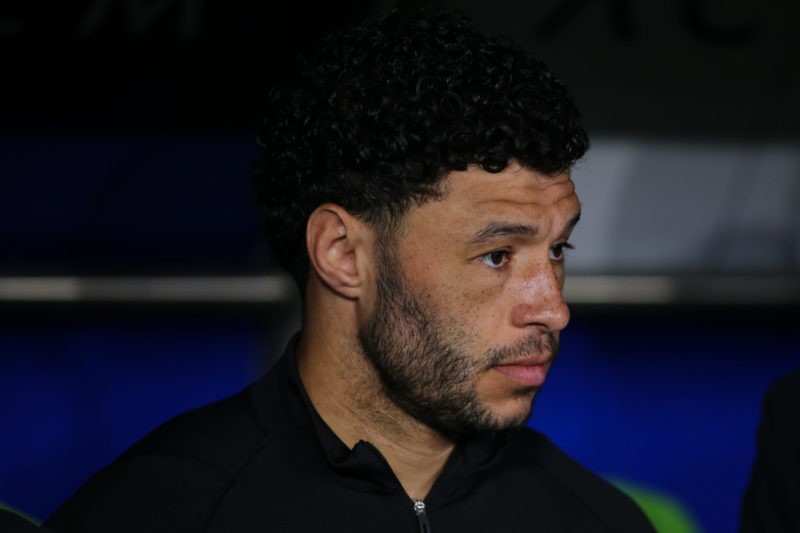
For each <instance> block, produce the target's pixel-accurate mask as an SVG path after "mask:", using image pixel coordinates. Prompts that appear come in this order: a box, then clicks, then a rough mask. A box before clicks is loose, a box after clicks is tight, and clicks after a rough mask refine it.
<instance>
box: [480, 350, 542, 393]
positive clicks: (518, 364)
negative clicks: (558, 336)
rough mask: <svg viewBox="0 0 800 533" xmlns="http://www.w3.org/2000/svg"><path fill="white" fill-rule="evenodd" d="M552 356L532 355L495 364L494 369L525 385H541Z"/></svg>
mask: <svg viewBox="0 0 800 533" xmlns="http://www.w3.org/2000/svg"><path fill="white" fill-rule="evenodd" d="M551 361H552V359H551V358H550V357H546V358H541V357H530V358H526V359H521V360H518V361H511V362H508V363H502V364H499V365H494V366H493V367H492V369H493V370H495V371H497V372H499V373H500V374H502V375H503V376H505V377H506V378H507V379H509V380H511V381H513V382H515V383H517V384H519V385H522V386H523V387H541V386H542V385H543V384H544V381H545V378H546V377H547V371H548V370H549V369H550V363H551Z"/></svg>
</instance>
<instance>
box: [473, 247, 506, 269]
mask: <svg viewBox="0 0 800 533" xmlns="http://www.w3.org/2000/svg"><path fill="white" fill-rule="evenodd" d="M510 255H511V252H508V251H506V250H495V251H493V252H489V253H485V254H483V255H482V256H480V258H479V259H480V260H481V262H482V263H483V264H484V265H486V266H488V267H489V268H494V269H498V268H503V267H504V266H506V265H507V264H508V260H509V257H510Z"/></svg>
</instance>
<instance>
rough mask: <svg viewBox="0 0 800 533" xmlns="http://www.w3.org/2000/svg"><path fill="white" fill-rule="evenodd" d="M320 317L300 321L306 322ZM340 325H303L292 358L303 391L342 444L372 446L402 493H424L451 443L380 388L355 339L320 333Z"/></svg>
mask: <svg viewBox="0 0 800 533" xmlns="http://www.w3.org/2000/svg"><path fill="white" fill-rule="evenodd" d="M334 316H336V315H334ZM340 316H341V315H340ZM320 322H321V321H319V320H316V321H310V320H307V321H306V323H307V324H309V325H310V324H320ZM336 322H338V321H336ZM342 326H343V324H336V323H327V324H324V323H323V324H322V327H321V328H320V327H317V328H314V327H311V328H307V329H305V330H304V331H303V334H302V337H301V339H300V342H299V343H298V347H297V362H298V370H299V373H300V379H301V381H302V382H303V386H304V387H305V389H306V392H307V394H308V397H309V399H310V400H311V403H312V404H313V405H314V408H315V409H316V410H317V412H318V413H319V415H320V416H321V417H322V419H323V420H324V421H325V423H326V424H327V425H328V426H329V427H330V428H331V429H332V430H333V432H334V433H335V434H336V435H337V436H338V437H339V438H340V439H341V440H342V442H344V444H345V445H347V447H349V448H351V449H352V448H353V446H355V444H356V443H357V442H358V441H360V440H364V441H367V442H369V443H370V444H372V445H373V446H375V447H376V448H377V449H378V450H379V451H380V452H381V454H382V455H383V456H384V458H385V459H386V461H387V462H388V463H389V466H390V467H391V468H392V471H393V472H394V474H395V476H396V477H397V479H398V481H399V482H400V484H401V485H402V486H403V489H404V490H405V491H406V493H407V494H408V496H409V497H410V498H412V499H415V500H416V499H424V498H425V497H426V496H427V494H428V492H429V491H430V489H431V487H432V486H433V483H434V482H435V481H436V479H437V478H438V477H439V474H440V473H441V472H442V469H443V468H444V464H445V462H446V461H447V458H448V457H449V456H450V453H451V452H452V450H453V447H454V443H453V441H451V440H450V439H448V438H446V437H444V436H443V435H441V434H440V433H438V432H436V431H434V430H433V429H431V428H430V427H428V426H426V425H424V424H422V423H421V422H419V421H418V420H416V419H414V418H412V417H411V416H409V415H408V414H407V413H405V411H402V410H401V409H400V408H398V407H397V406H396V405H395V404H394V403H392V402H391V401H390V400H389V399H388V398H387V397H386V395H385V394H383V384H382V383H381V381H380V379H379V378H378V376H377V373H376V372H375V369H374V368H373V366H372V365H371V364H370V363H369V362H368V361H367V359H366V357H365V356H364V354H363V353H362V350H361V349H360V347H359V346H358V345H357V343H356V342H353V341H351V342H346V341H344V342H343V341H342V339H343V336H341V335H338V336H336V335H333V336H331V335H326V333H328V332H337V331H338V332H341V331H346V330H343V329H337V328H340V327H342Z"/></svg>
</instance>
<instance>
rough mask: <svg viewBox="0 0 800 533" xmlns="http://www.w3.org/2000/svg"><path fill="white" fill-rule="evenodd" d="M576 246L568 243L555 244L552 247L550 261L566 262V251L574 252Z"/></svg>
mask: <svg viewBox="0 0 800 533" xmlns="http://www.w3.org/2000/svg"><path fill="white" fill-rule="evenodd" d="M572 249H574V246H572V245H571V244H569V243H568V242H560V243H558V244H554V245H553V246H551V247H550V260H551V261H563V260H564V250H572Z"/></svg>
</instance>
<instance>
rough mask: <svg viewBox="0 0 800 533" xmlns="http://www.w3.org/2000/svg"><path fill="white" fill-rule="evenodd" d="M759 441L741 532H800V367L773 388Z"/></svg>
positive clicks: (760, 425)
mask: <svg viewBox="0 0 800 533" xmlns="http://www.w3.org/2000/svg"><path fill="white" fill-rule="evenodd" d="M757 437H758V453H757V454H756V458H755V462H754V463H753V468H752V470H751V472H750V484H749V485H748V487H747V490H746V491H745V493H744V498H743V499H742V508H741V513H740V522H739V531H740V532H741V533H750V532H754V533H755V532H762V533H763V532H768V533H773V532H774V533H778V532H782V531H800V368H798V369H795V370H793V371H791V372H789V373H788V374H785V375H783V376H781V377H780V378H778V379H777V380H776V381H775V382H774V383H772V385H770V387H769V389H768V390H767V393H766V395H764V404H763V408H762V415H761V422H760V423H759V425H758V435H757Z"/></svg>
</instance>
